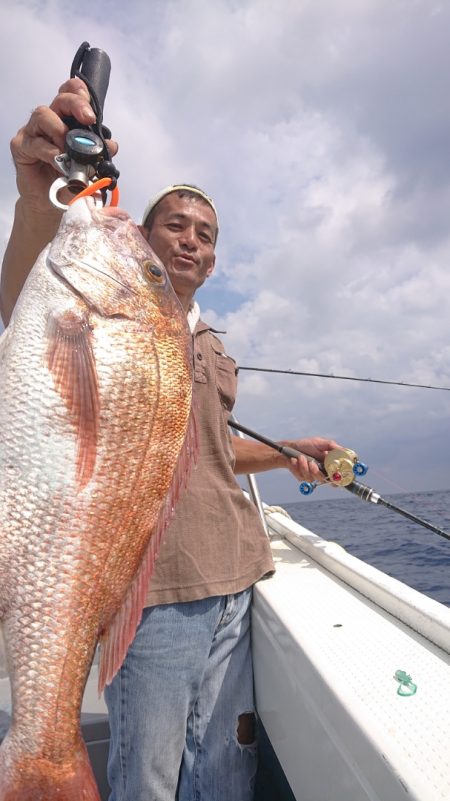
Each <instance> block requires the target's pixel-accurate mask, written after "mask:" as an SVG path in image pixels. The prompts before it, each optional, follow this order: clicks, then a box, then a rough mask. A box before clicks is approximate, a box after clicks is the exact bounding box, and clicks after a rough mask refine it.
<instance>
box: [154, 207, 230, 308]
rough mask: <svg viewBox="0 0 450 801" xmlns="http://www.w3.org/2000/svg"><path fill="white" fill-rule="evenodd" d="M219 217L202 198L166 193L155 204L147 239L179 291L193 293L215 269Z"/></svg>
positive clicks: (181, 293) (189, 294) (186, 293)
mask: <svg viewBox="0 0 450 801" xmlns="http://www.w3.org/2000/svg"><path fill="white" fill-rule="evenodd" d="M216 232H217V220H216V216H215V214H214V212H213V210H212V208H211V207H210V206H209V205H208V204H207V203H205V202H204V201H203V200H201V198H191V197H178V195H177V194H176V193H175V192H174V193H172V194H170V195H167V196H166V197H164V198H163V199H162V200H161V201H160V202H159V204H158V206H157V208H156V213H155V217H154V221H153V226H152V229H151V231H150V232H149V234H148V242H149V244H150V246H151V247H152V248H153V250H154V251H155V253H156V255H157V256H159V258H160V259H161V261H162V263H163V264H164V266H165V268H166V270H167V272H168V274H169V278H170V280H171V282H172V286H173V288H174V290H175V292H176V293H177V294H178V295H182V296H185V297H186V296H190V298H192V297H193V296H194V293H195V291H196V290H197V289H198V287H200V286H201V285H202V284H203V283H204V281H205V280H206V278H207V277H208V276H210V275H211V273H212V271H213V269H214V263H215V258H216V257H215V254H214V241H215V237H216Z"/></svg>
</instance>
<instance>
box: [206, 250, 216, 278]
mask: <svg viewBox="0 0 450 801" xmlns="http://www.w3.org/2000/svg"><path fill="white" fill-rule="evenodd" d="M215 263H216V254H215V253H214V255H213V257H212V259H211V264H210V266H209V267H208V269H207V271H206V277H207V278H209V277H210V275H212V273H213V272H214V265H215Z"/></svg>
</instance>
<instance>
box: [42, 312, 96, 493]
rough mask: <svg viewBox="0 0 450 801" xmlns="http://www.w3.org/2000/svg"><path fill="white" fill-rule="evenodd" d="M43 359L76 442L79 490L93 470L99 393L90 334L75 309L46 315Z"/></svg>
mask: <svg viewBox="0 0 450 801" xmlns="http://www.w3.org/2000/svg"><path fill="white" fill-rule="evenodd" d="M46 333H47V342H48V348H47V361H48V368H49V370H50V372H51V374H52V376H53V380H54V382H55V388H56V390H57V391H58V392H59V394H60V396H61V398H62V399H63V401H64V403H65V404H66V406H67V409H68V411H69V413H70V416H71V419H72V422H73V425H74V429H75V436H76V442H77V459H76V470H77V480H78V485H79V488H80V490H81V489H83V487H85V486H86V484H87V483H88V481H89V479H90V478H91V476H92V473H93V472H94V467H95V460H96V456H97V437H98V426H99V409H100V402H99V392H98V381H97V370H96V366H95V356H94V353H93V350H92V341H91V339H92V334H91V329H90V326H89V323H88V320H87V319H86V316H85V315H83V314H82V313H81V314H80V313H79V312H78V311H77V310H74V311H66V312H64V313H63V314H60V315H57V314H53V315H50V317H49V319H48V322H47V332H46Z"/></svg>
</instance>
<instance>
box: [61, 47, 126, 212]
mask: <svg viewBox="0 0 450 801" xmlns="http://www.w3.org/2000/svg"><path fill="white" fill-rule="evenodd" d="M110 72H111V62H110V59H109V56H108V54H107V53H105V51H104V50H99V49H98V48H94V47H92V48H91V47H90V45H89V42H83V44H82V45H80V47H79V48H78V50H77V52H76V54H75V58H74V60H73V63H72V67H71V70H70V77H71V78H74V77H77V78H81V80H82V81H84V83H85V84H86V86H87V88H88V90H89V95H90V103H91V106H92V110H93V112H94V114H95V117H96V121H95V123H94V124H93V125H89V126H84V125H81V124H80V123H79V122H78V121H77V120H76V119H74V117H66V118H64V119H63V121H64V122H65V124H66V125H67V126H68V128H69V130H68V132H67V134H66V147H65V152H64V153H61V154H60V155H59V156H56V157H55V166H56V169H57V170H58V172H60V173H61V176H62V177H61V178H57V179H56V181H54V182H53V184H52V185H51V187H50V192H49V197H50V200H51V202H52V204H53V205H54V206H56V208H58V209H63V210H65V209H66V208H67V206H66V205H64V204H63V203H62V202H61V201H60V200H59V199H58V194H59V192H60V191H61V190H62V189H68V190H69V191H70V192H72V194H73V195H77V194H79V193H80V192H81V191H83V190H86V189H87V187H88V186H89V185H90V184H95V183H96V182H97V181H99V180H101V179H105V178H106V179H109V181H106V182H105V181H102V182H101V187H100V186H99V189H100V188H101V189H102V197H103V202H105V199H106V189H105V186H104V185H105V183H108V189H109V190H113V189H115V187H116V185H117V178H118V177H119V171H118V170H117V169H116V167H115V166H114V164H113V163H112V161H111V157H110V153H109V150H108V146H107V144H106V139H110V138H111V132H110V130H109V129H108V128H106V127H105V126H104V125H103V105H104V102H105V97H106V92H107V90H108V84H109V76H110Z"/></svg>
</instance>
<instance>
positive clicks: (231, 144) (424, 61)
mask: <svg viewBox="0 0 450 801" xmlns="http://www.w3.org/2000/svg"><path fill="white" fill-rule="evenodd" d="M1 6H2V8H3V10H4V9H6V2H5V0H2V2H1ZM7 8H8V12H7V13H3V14H2V25H1V29H0V64H1V74H2V76H3V81H2V114H1V117H0V138H1V148H0V175H1V183H2V192H1V196H0V245H1V249H2V250H3V248H4V245H5V244H6V241H7V238H8V235H9V230H10V226H11V220H12V213H13V206H14V200H15V194H16V191H15V181H14V171H13V168H12V164H11V160H10V156H9V146H8V143H9V140H10V138H11V136H12V135H13V134H14V133H15V131H16V130H17V128H18V127H19V126H20V125H21V124H23V123H24V122H25V121H26V120H27V118H28V116H29V114H30V112H31V110H32V109H33V108H34V107H35V106H37V105H39V104H42V103H43V104H46V103H49V102H50V101H51V100H52V98H53V96H54V94H55V93H56V90H57V88H58V86H59V84H60V83H62V82H63V81H64V80H65V79H66V77H68V73H69V69H70V65H71V62H72V59H73V56H74V53H75V51H76V49H77V48H78V46H79V45H80V43H81V42H82V41H84V40H87V41H89V42H90V44H91V46H93V47H100V48H102V49H104V50H106V51H107V52H108V54H109V55H110V58H111V61H112V72H111V80H110V89H109V92H108V96H107V99H106V103H105V123H106V124H107V125H109V127H110V128H111V129H112V131H113V134H114V137H115V138H116V139H117V140H118V141H119V143H120V153H119V155H118V157H117V158H116V164H117V166H118V167H119V169H120V171H121V180H120V189H121V205H122V206H123V207H124V208H125V209H126V210H127V211H129V212H130V214H132V215H133V216H134V217H135V218H136V219H139V218H140V214H141V212H142V209H143V207H144V206H145V205H146V203H147V200H148V198H149V197H150V196H152V195H153V194H154V193H155V192H156V191H157V190H158V189H160V188H161V187H163V186H165V185H167V184H170V183H173V182H180V181H181V182H183V181H187V182H193V183H196V184H198V185H200V186H203V187H204V188H205V189H206V190H207V191H208V192H209V193H210V194H212V195H213V197H214V198H215V200H216V203H217V206H218V209H219V217H220V226H221V234H220V241H219V244H218V252H217V267H216V271H215V274H214V276H213V277H212V278H211V279H210V280H209V282H208V285H207V286H206V287H205V288H204V289H203V290H202V292H201V294H200V296H199V301H200V304H201V307H202V311H203V316H204V318H205V319H206V320H207V321H209V322H211V323H212V324H213V325H214V326H215V327H217V328H219V329H222V330H226V331H227V332H228V333H227V335H226V337H225V336H224V341H225V342H226V345H227V348H228V351H229V352H230V353H231V354H233V355H234V356H235V357H236V359H237V360H238V362H239V363H240V364H241V365H244V366H259V367H266V368H279V369H285V370H286V369H291V370H300V371H305V372H319V373H333V374H335V375H347V376H360V377H371V378H379V379H384V380H390V381H405V382H416V383H424V384H434V385H438V386H444V387H450V314H449V311H448V297H449V294H450V96H449V91H448V82H449V75H450V49H449V47H448V41H449V36H450V3H449V2H438V0H278V1H277V2H275V0H166V1H164V0H142V2H141V0H129V2H128V3H127V4H124V3H123V2H116V0H110V1H109V2H106V0H97V2H96V3H87V2H84V0H81V1H79V2H77V3H73V2H65V0H60V1H58V2H56V1H55V2H51V0H23V2H21V1H18V0H13V2H12V3H8V4H7ZM236 414H237V416H238V418H239V419H240V421H241V422H242V423H243V424H245V425H247V426H249V427H251V428H254V429H256V430H259V431H261V432H263V433H265V434H266V435H267V436H269V437H273V438H275V439H276V438H283V437H285V438H288V437H294V436H306V435H312V434H321V435H325V436H332V437H334V438H335V439H337V440H338V441H340V442H342V443H344V444H346V445H348V446H349V447H353V448H354V449H355V450H356V451H357V452H358V453H359V455H360V457H361V458H362V459H363V460H364V461H366V462H367V463H368V464H369V466H370V471H369V474H368V476H367V483H370V484H371V486H374V487H375V488H376V489H377V490H379V491H380V492H382V493H383V494H388V493H394V492H399V491H418V490H421V489H441V488H444V489H446V488H448V487H449V480H448V476H449V467H450V454H449V445H450V422H449V421H450V393H449V392H443V391H433V390H425V389H408V388H405V387H394V386H383V385H376V384H372V385H370V384H362V383H356V382H349V381H338V380H332V379H317V378H312V377H308V376H302V377H294V376H289V375H276V374H264V373H254V372H248V371H245V372H244V371H242V372H241V376H240V394H239V401H238V404H237V407H236ZM261 486H262V488H263V494H264V497H265V498H267V500H269V501H270V502H283V501H294V500H297V499H299V495H298V489H297V484H296V482H295V481H294V479H293V478H292V477H291V476H290V475H289V474H288V473H285V472H284V471H278V472H277V473H273V474H271V477H270V480H269V479H268V477H264V479H263V480H262V481H261ZM327 493H328V495H327ZM330 493H331V494H332V497H336V494H335V492H332V490H320V491H319V490H318V491H317V492H316V494H315V497H316V498H319V497H320V498H322V499H324V498H325V497H329V494H330ZM304 502H305V503H311V502H312V501H311V500H307V501H304ZM355 503H356V501H355Z"/></svg>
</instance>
